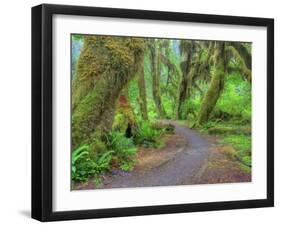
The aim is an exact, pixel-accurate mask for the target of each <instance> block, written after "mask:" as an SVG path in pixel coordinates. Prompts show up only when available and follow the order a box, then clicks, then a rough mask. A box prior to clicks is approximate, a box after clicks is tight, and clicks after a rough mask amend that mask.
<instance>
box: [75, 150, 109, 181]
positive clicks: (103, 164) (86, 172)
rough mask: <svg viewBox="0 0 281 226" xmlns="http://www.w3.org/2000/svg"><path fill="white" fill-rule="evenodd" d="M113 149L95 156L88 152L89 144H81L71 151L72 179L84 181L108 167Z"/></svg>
mask: <svg viewBox="0 0 281 226" xmlns="http://www.w3.org/2000/svg"><path fill="white" fill-rule="evenodd" d="M112 153H113V151H107V152H105V153H103V154H101V155H97V156H96V157H94V158H93V157H91V156H90V154H89V146H87V145H83V146H81V147H79V148H77V149H76V150H74V151H73V152H72V155H71V163H72V167H71V169H72V171H71V173H72V175H71V176H72V180H75V181H82V182H85V181H87V180H88V178H89V177H91V176H92V177H95V176H97V175H99V174H101V173H102V172H104V171H106V170H108V169H109V166H110V161H111V158H112Z"/></svg>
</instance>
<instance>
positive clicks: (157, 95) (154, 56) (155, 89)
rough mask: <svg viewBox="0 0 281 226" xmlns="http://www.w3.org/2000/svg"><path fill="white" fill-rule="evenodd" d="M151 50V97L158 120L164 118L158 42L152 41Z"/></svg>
mask: <svg viewBox="0 0 281 226" xmlns="http://www.w3.org/2000/svg"><path fill="white" fill-rule="evenodd" d="M150 50H151V64H152V68H151V69H152V70H151V72H152V95H153V99H154V102H155V105H156V111H157V114H158V116H159V117H160V118H164V117H165V115H166V114H165V110H164V108H163V105H162V101H161V92H160V52H159V45H158V41H157V40H154V41H153V46H151V48H150Z"/></svg>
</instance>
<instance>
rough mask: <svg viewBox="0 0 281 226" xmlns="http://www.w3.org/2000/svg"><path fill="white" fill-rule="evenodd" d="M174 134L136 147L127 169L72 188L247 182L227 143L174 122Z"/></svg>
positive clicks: (114, 170)
mask: <svg viewBox="0 0 281 226" xmlns="http://www.w3.org/2000/svg"><path fill="white" fill-rule="evenodd" d="M164 122H165V123H170V124H173V125H174V126H175V131H174V134H171V135H166V137H165V141H166V144H165V146H164V147H162V148H159V149H153V148H149V149H148V148H141V147H140V148H139V149H138V154H137V157H136V165H135V167H134V169H133V170H132V171H131V172H125V171H122V170H120V169H113V170H112V171H111V172H110V173H106V174H104V175H103V176H102V179H101V182H100V183H97V182H96V181H95V180H89V181H88V182H87V183H84V184H76V185H75V186H74V189H75V190H77V189H94V188H122V187H151V186H166V185H190V184H211V183H235V182H250V181H251V173H250V172H249V171H247V170H243V166H241V163H240V162H239V161H237V159H235V158H233V157H232V155H231V154H230V153H231V151H232V147H231V146H227V145H221V144H219V138H218V137H216V136H214V135H202V134H200V133H199V132H197V131H196V130H193V129H190V128H187V127H185V126H183V125H180V124H178V123H176V122H174V121H168V120H167V121H164Z"/></svg>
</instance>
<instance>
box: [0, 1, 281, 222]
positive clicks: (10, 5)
mask: <svg viewBox="0 0 281 226" xmlns="http://www.w3.org/2000/svg"><path fill="white" fill-rule="evenodd" d="M40 3H42V1H36V0H28V1H20V0H14V1H2V2H1V8H0V17H1V19H0V24H1V26H0V31H1V34H0V181H1V183H0V224H1V225H5V226H9V225H17V224H18V225H38V224H39V223H38V222H37V221H35V220H32V219H30V217H29V215H30V187H31V186H30V183H31V179H30V168H31V162H30V156H31V144H30V140H31V135H30V133H31V129H30V123H31V116H30V113H31V111H30V108H31V100H30V97H31V76H30V73H31V69H30V68H31V61H30V59H31V56H30V49H31V41H30V40H31V35H30V34H31V26H30V24H31V13H30V12H31V11H30V8H31V6H34V5H37V4H40ZM45 3H55V4H73V5H89V6H101V7H118V8H136V9H147V10H164V11H181V12H192V13H210V14H226V15H227V14H228V15H237V16H254V17H271V18H275V40H276V41H275V64H276V67H275V84H276V86H275V87H276V89H275V90H276V92H275V115H276V118H275V128H276V129H275V139H276V143H275V163H276V164H275V165H276V167H275V172H276V176H275V181H276V186H275V190H276V199H275V200H276V201H275V206H276V207H275V208H262V209H249V210H231V211H216V212H204V213H202V212H199V213H186V214H172V215H171V214H170V215H158V216H157V215H155V216H144V217H126V218H111V219H98V220H83V221H68V222H56V223H52V224H56V225H76V224H79V225H93V224H96V225H123V226H127V225H128V226H129V225H160V224H161V225H175V224H177V225H187V224H189V225H208V226H211V225H216V226H219V225H228V226H232V225H235V226H237V225H266V224H270V223H271V222H272V225H276V223H275V222H277V221H280V217H279V213H281V196H280V192H279V191H280V190H281V179H280V172H281V165H280V163H279V159H280V157H281V154H280V151H279V149H280V148H281V139H280V138H279V137H280V136H281V129H279V128H280V126H281V121H280V120H281V117H280V115H281V107H280V105H279V104H278V100H279V98H280V97H281V89H280V88H279V89H277V88H278V87H277V84H281V79H280V77H279V74H280V73H281V66H280V64H278V62H279V61H280V60H281V43H280V40H281V29H280V25H281V14H280V6H278V1H276V0H266V1H245V0H233V1H225V0H212V1H208V0H205V1H203V0H193V1H188V0H173V1H163V0H162V1H160V0H159V1H152V0H141V1H140V0H139V1H134V0H95V1H90V0H80V1H78V0H68V1H67V0H64V1H63V0H60V1H46V2H45ZM277 163H279V165H278V164H277Z"/></svg>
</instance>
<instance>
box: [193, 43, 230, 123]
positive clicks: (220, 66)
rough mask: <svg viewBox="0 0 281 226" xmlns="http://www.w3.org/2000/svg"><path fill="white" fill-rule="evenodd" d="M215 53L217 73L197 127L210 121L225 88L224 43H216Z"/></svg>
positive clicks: (206, 95) (207, 94) (199, 114)
mask: <svg viewBox="0 0 281 226" xmlns="http://www.w3.org/2000/svg"><path fill="white" fill-rule="evenodd" d="M215 45H216V46H215V52H214V67H215V71H214V74H213V76H212V79H211V84H210V87H209V89H208V90H207V92H206V94H205V96H204V98H203V100H202V103H201V107H200V111H199V113H198V117H197V122H196V126H200V125H201V124H202V123H205V122H206V121H208V119H209V116H210V114H211V112H212V111H213V109H214V107H215V105H216V103H217V100H218V98H219V97H220V93H221V91H222V90H223V87H224V77H225V54H224V51H225V50H224V45H225V44H224V43H223V42H216V44H215Z"/></svg>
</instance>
